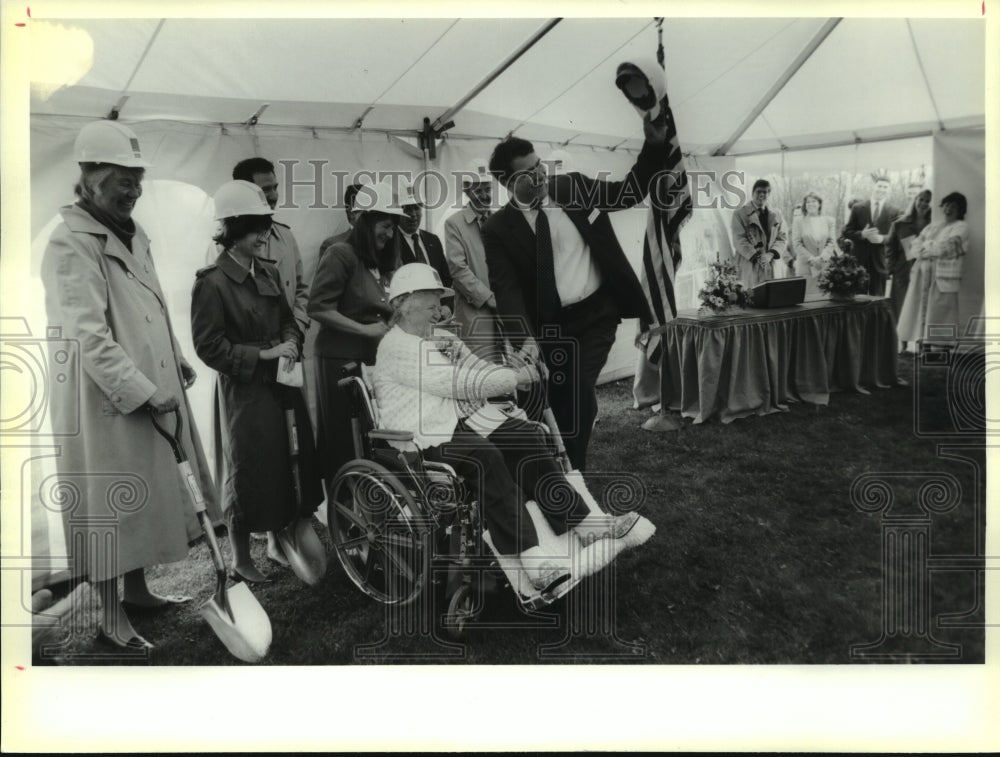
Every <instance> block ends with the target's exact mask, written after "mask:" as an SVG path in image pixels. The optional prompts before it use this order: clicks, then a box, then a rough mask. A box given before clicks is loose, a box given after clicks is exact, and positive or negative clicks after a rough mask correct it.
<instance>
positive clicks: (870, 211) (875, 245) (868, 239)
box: [840, 175, 899, 297]
mask: <svg viewBox="0 0 1000 757" xmlns="http://www.w3.org/2000/svg"><path fill="white" fill-rule="evenodd" d="M874 178H875V182H874V186H873V188H872V196H871V199H870V200H867V201H861V202H855V203H854V205H853V207H851V215H850V217H849V218H848V219H847V224H846V225H845V226H844V230H843V232H842V233H841V239H842V240H843V239H846V240H848V241H850V243H851V245H850V254H852V255H854V257H856V258H857V259H858V262H859V263H861V265H863V266H864V267H865V270H866V271H868V294H871V295H875V296H877V297H881V296H883V295H884V294H885V280H886V275H887V269H886V266H885V239H886V236H887V235H888V234H889V226H890V225H891V224H892V222H893V221H894V220H895V219H896V217H897V216H899V209H898V208H896V207H894V206H892V205H890V204H889V202H888V199H889V190H890V188H891V186H892V185H891V184H890V182H889V177H888V176H885V175H878V176H875V177H874ZM840 246H841V247H842V248H844V249H845V250H846V249H847V246H846V245H845V244H843V242H841V245H840Z"/></svg>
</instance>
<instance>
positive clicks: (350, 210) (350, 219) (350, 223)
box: [319, 183, 361, 259]
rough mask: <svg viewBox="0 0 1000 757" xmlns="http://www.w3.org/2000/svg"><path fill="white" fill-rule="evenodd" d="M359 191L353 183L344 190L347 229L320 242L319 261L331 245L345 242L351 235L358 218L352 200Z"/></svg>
mask: <svg viewBox="0 0 1000 757" xmlns="http://www.w3.org/2000/svg"><path fill="white" fill-rule="evenodd" d="M359 189H361V185H360V184H357V183H355V184H348V185H347V189H345V190H344V215H346V216H347V229H346V230H345V231H341V232H340V233H339V234H334V235H333V236H332V237H327V238H326V239H324V240H323V241H322V243H321V244H320V246H319V259H322V258H323V254H324V253H325V252H326V251H327V249H329V248H330V247H331V246H332V245H335V244H339V243H340V242H346V241H347V238H348V237H349V236H350V235H351V229H353V228H354V222H355V220H357V217H358V211H357V210H356V209H355V207H354V200H355V198H356V197H357V196H358V190H359Z"/></svg>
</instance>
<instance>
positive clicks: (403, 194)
mask: <svg viewBox="0 0 1000 757" xmlns="http://www.w3.org/2000/svg"><path fill="white" fill-rule="evenodd" d="M398 197H399V204H400V205H401V206H402V207H404V208H405V207H406V206H407V205H420V198H419V197H418V196H417V187H416V185H415V184H414V183H413V182H412V181H410V180H409V179H408V178H407V177H405V176H401V177H399V195H398Z"/></svg>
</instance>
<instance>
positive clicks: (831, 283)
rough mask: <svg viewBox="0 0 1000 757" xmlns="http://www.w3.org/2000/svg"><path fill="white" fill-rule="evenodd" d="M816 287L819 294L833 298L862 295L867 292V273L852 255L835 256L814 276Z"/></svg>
mask: <svg viewBox="0 0 1000 757" xmlns="http://www.w3.org/2000/svg"><path fill="white" fill-rule="evenodd" d="M816 286H817V287H818V288H819V290H820V291H821V292H825V293H826V294H829V295H832V296H834V297H851V296H853V295H855V294H864V293H865V292H867V291H868V271H866V270H865V268H864V266H863V265H861V263H859V262H858V259H857V258H856V257H854V256H853V255H850V254H848V253H844V254H843V255H836V256H834V257H832V258H830V260H829V261H827V263H826V265H825V266H824V267H823V268H822V269H821V270H820V272H819V274H818V275H817V276H816Z"/></svg>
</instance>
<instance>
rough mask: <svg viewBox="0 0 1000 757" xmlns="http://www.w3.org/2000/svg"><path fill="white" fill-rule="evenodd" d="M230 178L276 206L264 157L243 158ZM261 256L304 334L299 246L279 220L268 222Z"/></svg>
mask: <svg viewBox="0 0 1000 757" xmlns="http://www.w3.org/2000/svg"><path fill="white" fill-rule="evenodd" d="M233 179H238V180H242V181H250V182H253V183H254V184H256V185H257V186H258V187H260V188H261V189H262V190H264V196H265V197H266V198H267V204H268V205H270V206H271V209H272V210H273V209H274V208H275V207H277V205H278V180H277V179H276V178H275V175H274V164H273V163H271V161H269V160H266V159H265V158H247V159H246V160H241V161H240V162H239V163H237V164H236V166H235V167H234V168H233ZM265 256H266V257H267V258H268V259H269V260H273V261H274V262H275V264H276V265H277V266H278V273H280V274H281V288H282V289H283V290H284V291H285V297H286V298H287V300H288V304H289V306H290V307H291V308H292V312H293V313H294V314H295V321H296V322H297V323H298V324H299V328H300V329H302V333H303V334H304V333H306V329H308V328H309V316H308V315H307V314H306V311H307V308H308V304H309V303H308V298H309V287H308V286H307V285H306V282H305V281H304V280H303V278H302V258H301V256H300V255H299V245H298V243H297V242H296V241H295V236H294V235H293V234H292V230H291V229H290V228H289V227H288V226H287V225H285V224H283V223H280V222H279V221H273V222H272V223H271V231H270V232H269V234H268V238H267V251H266V253H265Z"/></svg>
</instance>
